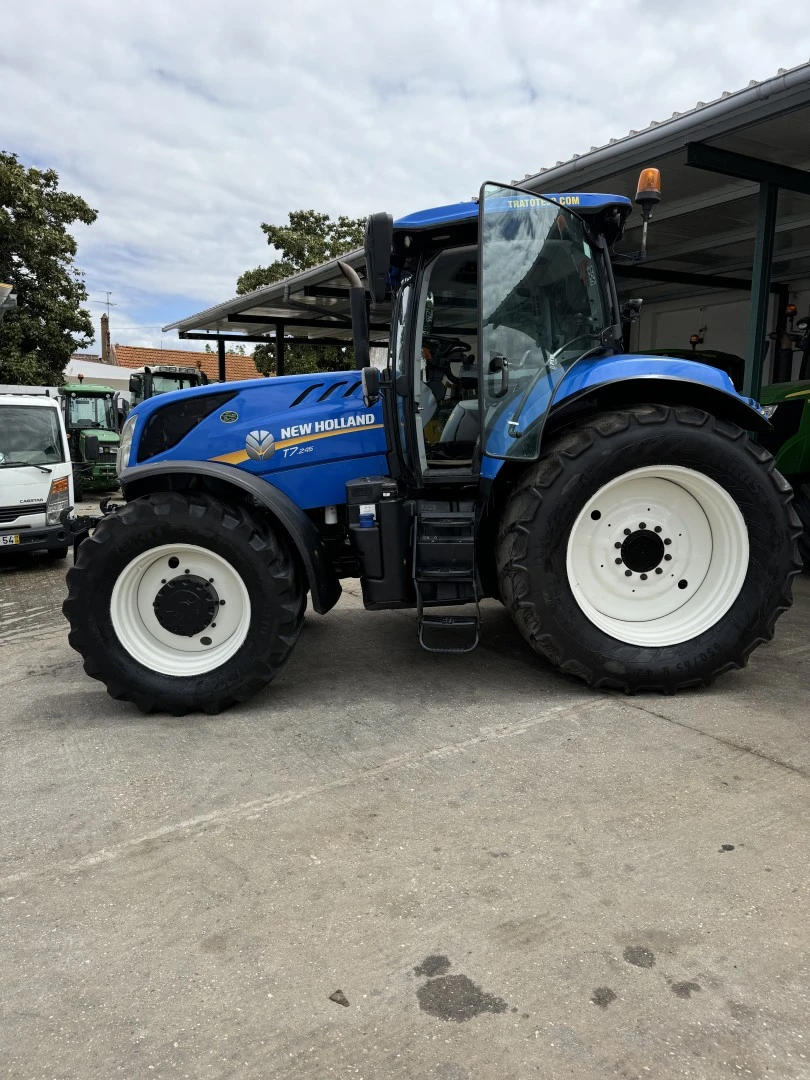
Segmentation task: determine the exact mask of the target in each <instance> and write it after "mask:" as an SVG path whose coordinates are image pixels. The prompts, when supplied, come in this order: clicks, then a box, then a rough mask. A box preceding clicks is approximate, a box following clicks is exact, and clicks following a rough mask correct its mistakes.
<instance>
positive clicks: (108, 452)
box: [59, 382, 120, 502]
mask: <svg viewBox="0 0 810 1080" xmlns="http://www.w3.org/2000/svg"><path fill="white" fill-rule="evenodd" d="M59 393H60V394H61V396H62V402H63V408H64V412H65V427H66V428H67V433H68V441H69V443H70V456H71V459H72V461H73V488H74V498H75V499H76V502H81V501H82V499H83V497H84V493H85V492H87V491H114V490H115V489H116V488H117V487H118V473H117V471H116V458H117V455H118V444H119V442H120V437H119V434H118V409H117V407H116V401H115V391H114V390H112V389H111V388H110V387H109V386H101V385H99V384H94V383H84V382H77V383H66V384H65V386H62V387H60V390H59ZM93 435H94V436H96V437H97V439H98V458H97V459H95V458H94V457H92V456H90V455H89V454H88V453H87V449H88V446H87V440H88V436H93Z"/></svg>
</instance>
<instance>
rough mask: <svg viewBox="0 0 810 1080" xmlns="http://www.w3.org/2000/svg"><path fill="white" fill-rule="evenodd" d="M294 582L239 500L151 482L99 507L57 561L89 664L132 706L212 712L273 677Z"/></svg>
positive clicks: (294, 621)
mask: <svg viewBox="0 0 810 1080" xmlns="http://www.w3.org/2000/svg"><path fill="white" fill-rule="evenodd" d="M304 600H305V594H304V589H303V586H302V583H301V581H300V580H299V578H298V576H297V574H296V569H295V567H294V565H293V563H292V560H291V559H290V557H289V554H288V553H287V551H286V550H285V548H284V547H283V545H282V544H281V543H279V541H278V539H277V538H276V537H275V536H274V535H273V533H272V532H271V531H270V530H269V529H268V528H267V526H266V525H265V524H264V523H263V522H262V521H259V520H257V519H255V518H254V517H252V516H251V515H250V514H249V513H248V512H247V511H246V510H244V509H243V508H241V507H238V506H230V505H226V504H224V503H221V502H219V501H218V500H216V499H213V498H209V497H207V496H203V495H192V496H186V495H181V494H177V493H160V494H155V495H150V496H148V497H146V498H143V499H137V500H135V501H134V502H131V503H128V504H127V505H126V506H124V507H123V508H122V509H121V510H119V511H118V512H117V513H115V514H110V515H108V516H107V517H105V518H103V519H102V521H101V522H100V523H99V525H98V527H97V528H96V530H95V532H94V533H93V535H92V536H90V537H89V538H88V539H87V540H85V541H84V542H83V543H82V545H81V547H80V548H79V553H78V559H77V561H76V565H75V566H74V567H73V568H72V569H71V570H69V571H68V598H67V600H66V601H65V604H64V609H63V610H64V613H65V615H66V617H67V619H68V621H69V622H70V628H71V629H70V644H71V645H72V646H73V648H74V649H76V650H77V651H78V652H80V653H81V655H82V656H83V658H84V669H85V671H86V672H87V674H88V675H90V676H92V677H93V678H95V679H99V680H100V681H101V682H103V683H104V684H105V685H106V687H107V692H108V693H109V694H110V695H111V696H112V697H114V698H116V699H118V700H125V701H133V702H134V703H135V704H136V705H137V706H138V707H139V708H140V709H141V710H142V711H144V712H151V711H153V710H160V711H165V712H169V713H172V714H174V715H175V716H182V715H184V714H185V713H188V712H193V711H198V710H202V711H204V712H207V713H217V712H220V711H221V710H222V709H224V708H226V707H227V706H228V705H231V704H233V703H234V702H237V701H245V700H246V699H247V698H249V697H251V696H252V695H253V694H255V693H256V692H257V691H258V690H259V689H261V688H262V687H263V686H265V685H266V684H267V683H269V682H270V681H271V679H273V677H274V676H275V675H276V674H277V672H278V671H279V669H280V668H281V667H282V666H283V664H284V662H285V661H286V659H287V657H288V656H289V654H290V652H291V651H292V648H293V646H294V645H295V641H296V639H297V637H298V633H299V631H300V629H301V623H302V621H303V611H304Z"/></svg>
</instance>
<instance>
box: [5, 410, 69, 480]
mask: <svg viewBox="0 0 810 1080" xmlns="http://www.w3.org/2000/svg"><path fill="white" fill-rule="evenodd" d="M64 460H65V452H64V445H63V443H62V432H61V431H60V428H59V419H58V417H57V413H56V409H55V408H45V407H42V406H36V405H0V468H10V467H12V466H14V465H20V464H25V465H54V464H56V463H57V462H60V461H64Z"/></svg>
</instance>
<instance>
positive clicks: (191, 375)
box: [129, 364, 208, 408]
mask: <svg viewBox="0 0 810 1080" xmlns="http://www.w3.org/2000/svg"><path fill="white" fill-rule="evenodd" d="M207 383H208V376H207V375H206V374H205V372H204V371H200V370H199V368H196V367H184V366H183V365H182V364H152V365H151V366H149V367H142V368H136V369H135V370H134V371H133V372H132V374H131V375H130V377H129V393H130V397H131V399H132V407H133V408H134V407H135V406H136V405H140V404H141V402H142V401H147V400H148V399H149V398H151V397H157V396H158V395H159V394H170V393H171V392H172V391H174V390H188V389H190V388H191V387H193V386H205V385H206V384H207Z"/></svg>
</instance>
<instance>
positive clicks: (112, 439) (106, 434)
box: [78, 428, 120, 443]
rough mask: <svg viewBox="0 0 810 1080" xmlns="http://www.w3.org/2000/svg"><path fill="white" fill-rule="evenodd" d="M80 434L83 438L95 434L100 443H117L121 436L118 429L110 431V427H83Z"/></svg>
mask: <svg viewBox="0 0 810 1080" xmlns="http://www.w3.org/2000/svg"><path fill="white" fill-rule="evenodd" d="M78 434H79V435H80V436H81V437H82V438H84V436H86V435H95V436H96V437H97V438H98V441H99V442H100V443H117V442H118V440H119V438H120V436H119V434H118V432H117V431H110V430H109V428H81V429H80V430H79V432H78Z"/></svg>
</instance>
